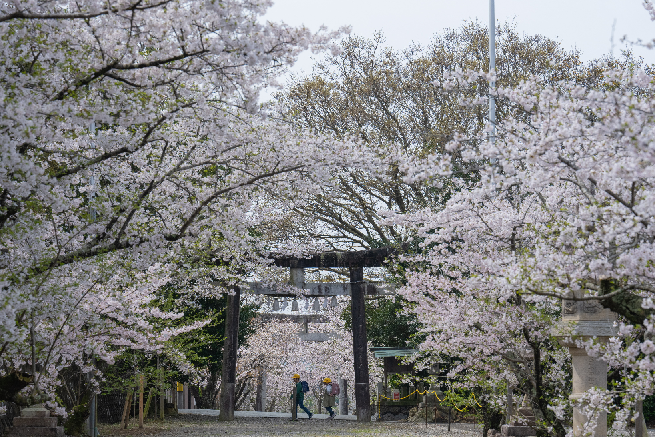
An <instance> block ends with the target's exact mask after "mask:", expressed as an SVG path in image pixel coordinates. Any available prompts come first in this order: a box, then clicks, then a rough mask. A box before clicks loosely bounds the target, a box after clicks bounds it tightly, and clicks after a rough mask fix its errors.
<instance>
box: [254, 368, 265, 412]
mask: <svg viewBox="0 0 655 437" xmlns="http://www.w3.org/2000/svg"><path fill="white" fill-rule="evenodd" d="M255 411H266V371H265V370H264V369H263V368H261V367H260V368H259V369H258V372H257V392H256V393H255Z"/></svg>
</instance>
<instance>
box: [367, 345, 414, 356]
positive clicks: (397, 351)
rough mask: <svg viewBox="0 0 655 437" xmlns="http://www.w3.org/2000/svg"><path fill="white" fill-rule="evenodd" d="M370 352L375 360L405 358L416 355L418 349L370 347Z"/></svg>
mask: <svg viewBox="0 0 655 437" xmlns="http://www.w3.org/2000/svg"><path fill="white" fill-rule="evenodd" d="M371 351H372V352H373V355H375V358H385V357H407V356H410V355H414V354H417V353H418V349H411V348H408V347H372V348H371Z"/></svg>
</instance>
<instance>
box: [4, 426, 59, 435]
mask: <svg viewBox="0 0 655 437" xmlns="http://www.w3.org/2000/svg"><path fill="white" fill-rule="evenodd" d="M7 436H8V437H31V436H34V437H42V436H47V437H64V427H63V426H56V427H51V428H46V427H38V426H23V427H20V428H17V427H13V428H12V429H11V430H10V431H9V434H7Z"/></svg>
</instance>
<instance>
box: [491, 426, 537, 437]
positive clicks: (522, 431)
mask: <svg viewBox="0 0 655 437" xmlns="http://www.w3.org/2000/svg"><path fill="white" fill-rule="evenodd" d="M500 432H501V433H502V435H504V436H508V437H509V436H517V437H522V436H536V435H537V431H536V430H535V429H534V428H533V427H531V426H516V425H503V426H501V427H500Z"/></svg>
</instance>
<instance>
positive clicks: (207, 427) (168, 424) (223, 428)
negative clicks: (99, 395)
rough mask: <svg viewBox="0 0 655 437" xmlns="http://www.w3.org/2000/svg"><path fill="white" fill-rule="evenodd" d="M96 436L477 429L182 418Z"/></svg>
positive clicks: (316, 436) (395, 434)
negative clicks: (142, 427)
mask: <svg viewBox="0 0 655 437" xmlns="http://www.w3.org/2000/svg"><path fill="white" fill-rule="evenodd" d="M99 431H100V432H99V434H100V435H101V436H102V437H110V436H143V435H154V436H157V437H180V436H185V437H186V436H189V437H196V436H197V437H209V436H230V437H246V436H248V437H250V436H312V437H346V436H369V435H370V436H378V437H418V436H421V437H423V436H440V437H481V431H480V429H479V428H478V429H476V430H474V429H473V426H472V425H471V424H453V426H452V428H451V432H448V430H447V428H446V425H445V424H436V425H435V424H429V425H428V427H427V428H426V427H425V423H423V424H419V423H405V422H371V423H365V424H362V423H358V422H352V421H345V420H307V419H304V420H300V421H298V422H291V421H289V420H287V419H269V418H266V419H260V418H256V419H255V418H238V419H236V420H235V421H234V422H219V421H218V420H217V418H216V417H211V416H194V415H184V416H178V417H176V418H172V419H167V420H166V421H165V422H164V423H161V422H156V421H151V422H146V424H145V426H144V429H142V430H140V429H138V428H137V427H136V424H135V423H134V422H132V423H131V424H130V426H129V427H128V429H126V430H119V429H118V425H111V426H107V425H105V426H101V427H100V430H99Z"/></svg>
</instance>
